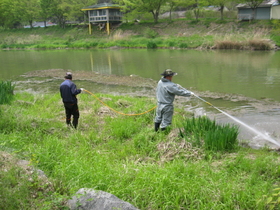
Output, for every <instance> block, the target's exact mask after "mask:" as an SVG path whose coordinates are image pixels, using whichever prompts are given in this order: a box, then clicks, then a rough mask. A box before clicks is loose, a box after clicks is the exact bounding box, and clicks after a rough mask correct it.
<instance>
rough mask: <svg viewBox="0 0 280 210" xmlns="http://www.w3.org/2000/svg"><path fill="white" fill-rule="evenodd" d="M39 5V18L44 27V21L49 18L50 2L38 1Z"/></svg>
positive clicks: (45, 0) (50, 14)
mask: <svg viewBox="0 0 280 210" xmlns="http://www.w3.org/2000/svg"><path fill="white" fill-rule="evenodd" d="M39 4H40V8H41V9H40V17H41V18H42V19H43V21H44V26H45V27H46V21H47V20H48V19H50V18H51V16H52V13H51V5H52V0H39Z"/></svg>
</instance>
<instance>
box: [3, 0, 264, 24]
mask: <svg viewBox="0 0 280 210" xmlns="http://www.w3.org/2000/svg"><path fill="white" fill-rule="evenodd" d="M242 2H246V4H247V5H248V6H249V7H251V8H252V9H253V10H254V9H255V8H256V7H257V6H258V5H259V4H261V3H262V2H263V0H0V27H2V28H19V27H22V25H23V24H28V25H30V27H31V28H32V25H33V23H34V21H43V22H44V23H45V26H46V23H47V21H52V22H55V23H57V24H58V25H59V26H60V27H62V28H64V27H65V24H66V23H67V21H78V22H82V21H86V20H87V18H86V15H87V14H86V13H84V12H82V11H81V9H82V8H84V7H87V6H90V5H95V4H99V3H116V4H118V5H120V7H121V11H122V12H123V14H124V15H125V16H126V17H129V18H131V19H136V18H137V17H141V15H143V14H147V13H149V14H151V15H152V17H153V20H154V22H155V23H157V22H158V19H159V15H160V14H161V12H163V11H165V12H166V11H169V12H170V18H171V12H172V11H174V10H176V9H186V10H191V11H193V14H194V16H195V18H196V19H198V18H199V15H200V13H201V11H202V9H203V8H204V7H207V6H210V5H211V6H216V7H217V8H218V10H219V11H220V16H221V19H223V18H224V17H223V13H224V8H228V9H229V10H234V9H235V7H236V5H237V4H238V3H242Z"/></svg>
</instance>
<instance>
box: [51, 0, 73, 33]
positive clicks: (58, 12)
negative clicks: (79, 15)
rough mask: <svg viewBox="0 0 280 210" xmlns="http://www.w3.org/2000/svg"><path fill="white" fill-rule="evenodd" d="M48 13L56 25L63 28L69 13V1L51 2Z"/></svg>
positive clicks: (55, 0)
mask: <svg viewBox="0 0 280 210" xmlns="http://www.w3.org/2000/svg"><path fill="white" fill-rule="evenodd" d="M50 12H51V14H52V16H53V18H54V19H55V20H56V22H57V24H58V25H59V26H60V27H61V28H65V25H66V19H67V16H68V15H69V14H70V12H71V1H70V0H52V4H51V7H50Z"/></svg>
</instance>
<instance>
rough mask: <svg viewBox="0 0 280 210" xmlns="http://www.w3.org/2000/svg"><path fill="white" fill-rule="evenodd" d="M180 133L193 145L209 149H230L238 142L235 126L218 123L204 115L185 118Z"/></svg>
mask: <svg viewBox="0 0 280 210" xmlns="http://www.w3.org/2000/svg"><path fill="white" fill-rule="evenodd" d="M180 133H181V136H182V137H184V138H186V139H187V141H190V142H192V143H193V145H194V146H200V147H201V146H203V147H204V148H205V149H206V150H210V151H232V150H234V149H235V148H236V146H237V144H238V142H237V136H238V128H237V127H236V126H230V124H226V125H219V124H217V123H216V121H215V120H210V119H209V118H208V117H205V116H203V117H198V118H194V117H193V118H188V119H186V120H185V122H184V124H183V129H182V131H180Z"/></svg>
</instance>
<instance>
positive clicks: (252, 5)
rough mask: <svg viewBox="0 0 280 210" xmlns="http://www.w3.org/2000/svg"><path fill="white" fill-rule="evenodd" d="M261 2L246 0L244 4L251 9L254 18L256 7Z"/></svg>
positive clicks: (261, 0)
mask: <svg viewBox="0 0 280 210" xmlns="http://www.w3.org/2000/svg"><path fill="white" fill-rule="evenodd" d="M262 2H263V0H248V1H247V0H246V1H245V4H246V5H247V6H249V7H250V8H251V9H252V18H253V19H255V16H256V8H257V7H258V6H259V5H260V4H261V3H262Z"/></svg>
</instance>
